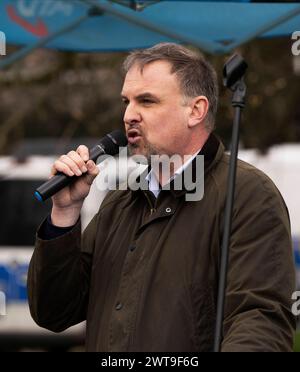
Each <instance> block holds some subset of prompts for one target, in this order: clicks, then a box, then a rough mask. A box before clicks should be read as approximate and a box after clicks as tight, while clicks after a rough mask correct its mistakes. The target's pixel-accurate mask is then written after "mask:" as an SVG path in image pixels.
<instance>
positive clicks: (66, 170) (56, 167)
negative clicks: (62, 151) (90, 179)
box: [51, 160, 74, 177]
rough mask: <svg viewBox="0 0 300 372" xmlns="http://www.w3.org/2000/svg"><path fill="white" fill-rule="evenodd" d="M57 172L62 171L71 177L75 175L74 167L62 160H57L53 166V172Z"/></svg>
mask: <svg viewBox="0 0 300 372" xmlns="http://www.w3.org/2000/svg"><path fill="white" fill-rule="evenodd" d="M57 172H62V173H64V174H66V175H67V176H70V177H73V176H74V172H73V171H72V169H71V168H70V167H69V166H68V165H67V164H66V163H63V162H62V161H60V160H56V161H55V162H54V164H53V166H52V170H51V173H52V174H53V175H55V174H56V173H57Z"/></svg>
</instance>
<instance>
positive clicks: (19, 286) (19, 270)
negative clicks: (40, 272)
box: [0, 264, 28, 305]
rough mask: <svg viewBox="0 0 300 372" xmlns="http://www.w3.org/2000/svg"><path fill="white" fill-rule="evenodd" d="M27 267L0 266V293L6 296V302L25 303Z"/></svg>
mask: <svg viewBox="0 0 300 372" xmlns="http://www.w3.org/2000/svg"><path fill="white" fill-rule="evenodd" d="M27 271H28V265H18V264H15V265H9V266H8V265H7V266H5V265H3V264H1V265H0V291H2V292H3V293H4V294H5V296H6V302H7V304H8V305H9V303H10V302H20V301H21V302H22V301H27V289H26V278H27Z"/></svg>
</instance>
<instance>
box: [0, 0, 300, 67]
mask: <svg viewBox="0 0 300 372" xmlns="http://www.w3.org/2000/svg"><path fill="white" fill-rule="evenodd" d="M299 28H300V2H299V1H297V2H295V1H293V2H289V1H285V2H278V1H274V2H270V1H269V2H252V1H250V0H236V1H231V0H227V1H218V0H215V1H202V0H194V1H185V0H183V1H178V0H169V1H151V0H148V1H143V0H111V1H105V0H2V1H1V4H0V31H2V32H4V34H5V35H6V39H7V42H8V43H10V44H14V45H22V46H25V47H24V48H23V49H21V50H19V51H18V52H17V53H15V54H13V55H11V56H7V57H6V58H3V59H2V60H1V61H0V68H5V67H7V66H9V65H10V64H11V63H13V62H14V61H16V60H17V59H19V58H21V57H23V56H25V55H26V54H28V53H29V52H30V51H31V50H33V49H36V48H38V47H42V46H43V47H47V48H53V49H59V50H69V51H86V52H88V51H126V50H130V49H134V48H145V47H149V46H151V45H153V44H155V43H158V42H161V41H177V42H183V43H188V44H190V45H194V46H196V47H199V48H200V49H201V50H202V51H205V52H208V53H213V54H217V53H219V54H221V53H228V52H230V51H232V50H233V49H234V48H236V47H237V46H238V45H241V44H242V43H245V42H246V41H248V40H251V39H253V38H255V37H276V36H284V35H289V36H290V35H291V34H292V33H293V32H294V31H296V30H297V29H299Z"/></svg>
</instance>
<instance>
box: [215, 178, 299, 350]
mask: <svg viewBox="0 0 300 372" xmlns="http://www.w3.org/2000/svg"><path fill="white" fill-rule="evenodd" d="M253 172H255V175H252V176H251V177H249V176H247V175H246V174H245V175H243V174H242V178H243V181H241V182H240V184H239V186H238V187H237V190H236V203H235V205H236V207H235V209H234V216H233V225H232V235H231V243H230V253H229V271H228V277H227V294H226V302H225V314H224V323H223V324H224V327H223V334H224V339H223V343H222V351H224V352H228V351H229V352H236V351H240V352H243V351H247V352H249V351H251V352H254V351H259V352H270V351H271V352H276V351H277V352H278V351H292V347H293V336H294V330H295V317H294V316H293V314H292V312H291V307H292V300H291V296H292V293H293V292H294V290H295V269H294V261H293V254H292V243H291V234H290V223H289V216H288V212H287V209H286V206H285V203H284V201H283V199H282V197H281V195H280V193H279V192H278V190H277V189H276V187H275V186H274V184H273V183H272V181H271V180H269V179H268V178H267V177H266V176H265V175H263V174H261V173H260V172H259V171H253Z"/></svg>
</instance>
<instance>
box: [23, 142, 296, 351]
mask: <svg viewBox="0 0 300 372" xmlns="http://www.w3.org/2000/svg"><path fill="white" fill-rule="evenodd" d="M201 154H203V155H204V156H205V193H204V198H203V199H202V200H201V201H197V202H195V201H190V202H188V201H185V193H186V192H187V191H186V190H182V191H176V190H173V189H171V190H169V191H166V190H163V191H161V193H160V194H159V197H158V199H157V200H156V201H155V200H154V198H152V193H151V192H149V191H148V192H147V191H141V190H137V191H131V190H126V191H120V190H119V191H112V192H110V193H109V194H108V195H107V197H106V198H105V200H104V201H103V203H102V205H101V208H100V210H99V212H98V213H97V214H96V215H95V217H94V218H93V220H92V221H91V223H90V224H89V226H88V227H87V229H86V230H85V232H84V233H83V235H82V237H81V226H80V223H78V224H77V225H76V226H75V227H74V228H73V229H72V230H71V231H70V232H68V233H66V234H65V235H63V236H61V237H59V238H56V239H52V240H48V241H46V240H42V239H41V238H40V237H39V233H38V234H37V240H36V248H35V251H34V254H33V257H32V260H31V264H30V269H29V275H28V292H29V303H30V309H31V314H32V316H33V318H34V320H35V321H36V322H37V323H38V324H39V325H40V326H42V327H45V328H47V329H50V330H52V331H54V332H60V331H62V330H64V329H66V328H68V327H70V326H71V325H74V324H76V323H78V322H80V321H82V320H84V319H87V338H86V347H87V350H88V351H148V352H151V351H162V352H168V351H173V352H174V351H175V352H176V351H183V352H196V351H211V350H212V345H213V335H214V326H215V316H216V299H217V287H218V273H219V262H220V247H221V239H222V230H223V228H222V226H223V211H224V205H225V199H226V185H227V175H228V166H229V157H228V155H227V154H225V153H224V147H223V145H222V144H221V142H220V141H219V140H218V139H217V138H216V137H215V136H214V135H211V136H210V138H209V140H208V141H207V142H206V144H205V146H204V147H203V149H202V151H201ZM191 166H194V163H193V164H192V165H191ZM227 283H228V284H227V295H226V304H225V318H224V339H223V343H222V350H223V351H291V350H292V343H293V335H294V334H293V332H294V328H295V318H294V316H293V315H292V313H291V306H292V302H291V301H292V300H291V295H292V292H293V291H294V290H295V289H294V285H295V273H294V263H293V255H292V244H291V235H290V223H289V217H288V212H287V209H286V206H285V203H284V201H283V199H282V197H281V195H280V193H279V192H278V190H277V189H276V187H275V186H274V184H273V183H272V181H271V180H270V179H269V178H268V177H267V176H266V175H264V174H263V173H262V172H260V171H259V170H257V169H256V168H254V167H252V166H250V165H249V164H247V163H244V162H242V161H239V162H238V167H237V183H236V194H235V204H234V213H233V223H232V234H231V244H230V256H229V271H228V281H227Z"/></svg>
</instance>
